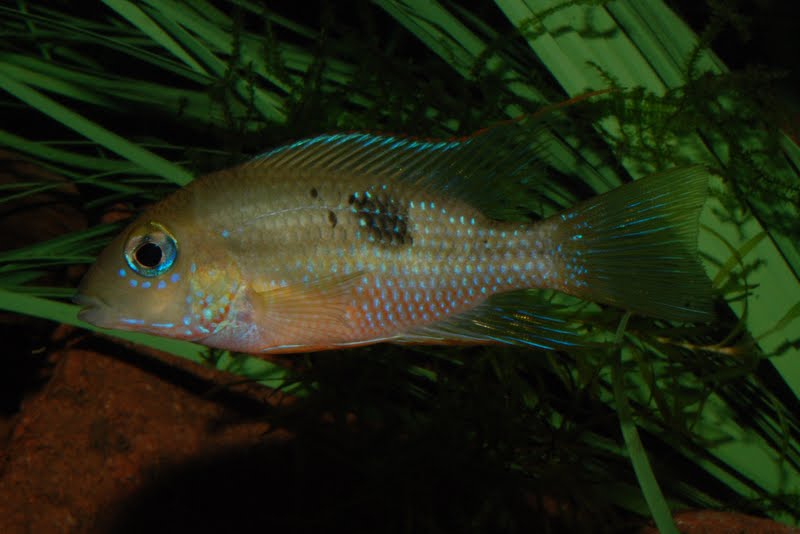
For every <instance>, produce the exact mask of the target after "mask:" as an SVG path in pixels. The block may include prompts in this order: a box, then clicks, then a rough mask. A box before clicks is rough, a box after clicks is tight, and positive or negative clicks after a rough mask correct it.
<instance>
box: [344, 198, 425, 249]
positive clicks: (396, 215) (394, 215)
mask: <svg viewBox="0 0 800 534" xmlns="http://www.w3.org/2000/svg"><path fill="white" fill-rule="evenodd" d="M348 203H349V204H350V206H351V207H350V210H351V213H353V215H354V217H355V219H356V223H357V224H358V227H359V228H360V229H361V231H362V235H363V236H364V237H366V238H367V239H368V240H369V241H371V242H374V243H376V244H378V245H382V246H387V247H397V246H404V245H412V244H413V243H414V239H413V237H412V235H411V230H410V227H411V221H409V219H408V206H406V205H405V204H404V203H402V202H400V201H398V200H396V199H395V198H394V197H392V195H391V193H390V192H389V191H386V190H384V189H380V190H377V191H375V190H372V191H364V192H358V193H353V194H352V195H350V198H349V199H348Z"/></svg>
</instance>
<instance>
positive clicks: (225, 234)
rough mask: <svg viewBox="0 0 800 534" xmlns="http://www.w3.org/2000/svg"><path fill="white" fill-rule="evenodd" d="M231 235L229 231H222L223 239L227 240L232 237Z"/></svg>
mask: <svg viewBox="0 0 800 534" xmlns="http://www.w3.org/2000/svg"><path fill="white" fill-rule="evenodd" d="M230 235H231V233H230V232H229V231H227V230H223V231H222V237H224V238H226V239H227V238H228V237H230Z"/></svg>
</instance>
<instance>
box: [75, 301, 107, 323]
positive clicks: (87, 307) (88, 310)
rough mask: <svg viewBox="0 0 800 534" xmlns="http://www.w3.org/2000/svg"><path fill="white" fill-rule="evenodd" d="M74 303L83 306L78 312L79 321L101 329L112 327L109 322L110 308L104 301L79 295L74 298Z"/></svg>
mask: <svg viewBox="0 0 800 534" xmlns="http://www.w3.org/2000/svg"><path fill="white" fill-rule="evenodd" d="M72 302H74V303H75V304H77V305H78V306H81V310H80V311H79V312H78V319H80V320H81V321H85V322H87V323H89V324H93V325H95V326H100V327H106V328H108V327H109V326H111V325H110V323H109V321H108V317H109V313H108V310H109V306H108V304H107V303H106V302H105V301H104V300H103V299H101V298H99V297H91V296H89V295H85V294H83V293H78V294H76V295H74V296H73V297H72Z"/></svg>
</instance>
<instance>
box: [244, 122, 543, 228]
mask: <svg viewBox="0 0 800 534" xmlns="http://www.w3.org/2000/svg"><path fill="white" fill-rule="evenodd" d="M543 130H544V121H543V120H542V119H541V118H540V117H537V118H531V117H529V118H525V119H520V120H512V121H506V122H503V123H500V124H498V125H495V126H492V127H490V128H486V129H483V130H479V131H478V132H476V133H474V134H473V135H471V136H468V137H463V138H453V139H446V140H430V139H429V140H426V139H419V138H413V137H402V136H394V135H380V134H372V133H359V132H354V133H340V134H328V135H320V136H317V137H312V138H309V139H303V140H300V141H296V142H294V143H291V144H288V145H285V146H283V147H279V148H276V149H274V150H271V151H269V152H266V153H265V154H263V155H261V156H259V157H257V158H255V159H253V160H252V161H250V162H248V163H246V164H245V165H246V166H248V167H257V168H259V169H282V170H287V169H289V170H296V171H300V170H302V171H305V172H320V173H325V174H334V175H336V174H341V175H352V174H359V175H370V176H375V177H376V178H378V179H383V180H388V181H390V182H391V181H402V182H405V183H407V184H412V185H414V186H419V187H420V188H422V189H424V190H427V191H431V192H437V193H443V194H445V195H448V196H450V197H457V198H460V199H461V200H464V201H465V202H467V203H468V204H470V205H472V206H474V207H476V208H478V209H479V210H481V211H483V212H484V213H485V214H486V215H489V216H494V217H497V216H498V215H499V214H501V213H503V212H506V211H513V208H514V206H513V205H511V203H509V198H513V197H514V196H518V195H519V194H520V192H521V189H520V187H519V183H520V182H522V181H525V182H528V181H529V179H530V177H531V176H532V175H534V174H535V172H536V168H537V167H538V162H540V161H541V160H542V153H543V151H544V149H545V143H544V142H542V141H541V137H542V136H541V133H542V131H543ZM509 191H514V192H515V193H516V195H511V194H510V193H509Z"/></svg>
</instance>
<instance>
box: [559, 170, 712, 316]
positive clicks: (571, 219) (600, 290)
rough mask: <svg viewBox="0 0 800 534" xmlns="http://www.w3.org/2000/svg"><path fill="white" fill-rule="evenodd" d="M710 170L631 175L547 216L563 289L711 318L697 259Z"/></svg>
mask: <svg viewBox="0 0 800 534" xmlns="http://www.w3.org/2000/svg"><path fill="white" fill-rule="evenodd" d="M708 178H709V172H708V170H707V169H706V168H705V167H703V166H700V165H697V166H691V167H681V168H676V169H672V170H668V171H665V172H661V173H657V174H653V175H651V176H648V177H646V178H642V179H640V180H636V181H635V182H632V183H630V184H627V185H625V186H623V187H620V188H618V189H616V190H613V191H611V192H609V193H606V194H604V195H600V196H598V197H595V198H593V199H590V200H588V201H586V202H584V203H581V204H579V205H577V206H575V207H573V208H571V209H569V210H567V211H565V212H563V213H561V214H559V215H556V216H555V217H553V218H551V219H549V220H548V223H550V224H552V225H554V228H553V229H554V235H555V242H556V243H558V244H560V246H558V247H557V251H556V265H557V266H558V267H559V271H560V274H559V279H560V282H559V283H560V284H561V287H558V289H560V290H561V291H564V292H565V293H569V294H572V295H575V296H578V297H581V298H584V299H587V300H592V301H595V302H603V303H607V304H612V305H615V306H619V307H621V308H625V309H628V310H631V311H633V312H639V313H642V314H645V315H651V316H656V317H662V318H665V319H672V320H679V321H694V322H703V321H707V320H710V319H711V309H712V300H711V283H710V281H709V279H708V277H707V275H706V273H705V271H704V270H703V267H702V266H701V265H700V263H699V261H698V258H697V232H698V219H699V216H700V212H701V210H702V208H703V204H704V202H705V199H706V196H707V189H708Z"/></svg>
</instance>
